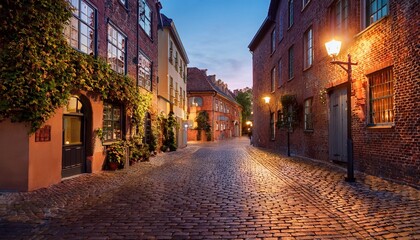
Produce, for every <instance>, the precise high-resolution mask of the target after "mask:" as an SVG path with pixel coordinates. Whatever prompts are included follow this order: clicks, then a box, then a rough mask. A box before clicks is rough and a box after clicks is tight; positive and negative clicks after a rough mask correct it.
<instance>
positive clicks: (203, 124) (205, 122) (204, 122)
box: [195, 111, 211, 141]
mask: <svg viewBox="0 0 420 240" xmlns="http://www.w3.org/2000/svg"><path fill="white" fill-rule="evenodd" d="M195 121H196V122H197V130H198V132H197V140H201V131H202V130H204V131H205V132H206V136H207V141H211V126H210V124H209V114H208V113H207V112H206V111H201V112H199V113H198V116H197V117H196V118H195Z"/></svg>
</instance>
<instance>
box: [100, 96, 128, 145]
mask: <svg viewBox="0 0 420 240" xmlns="http://www.w3.org/2000/svg"><path fill="white" fill-rule="evenodd" d="M107 105H109V106H110V107H111V108H110V109H111V110H110V111H111V118H110V119H106V118H105V116H106V114H105V111H106V108H107V107H106V106H107ZM116 108H119V119H116V118H114V110H115V109H116ZM105 121H110V122H111V129H108V128H106V127H105ZM122 121H123V106H122V105H121V104H116V103H111V102H103V119H102V131H103V139H104V140H103V142H104V143H113V142H116V141H119V140H121V139H122V138H123V124H122ZM116 123H117V125H118V126H119V130H120V137H119V138H117V137H116V138H114V137H112V138H107V137H108V136H109V135H112V136H113V135H114V131H115V124H116ZM108 132H110V133H108Z"/></svg>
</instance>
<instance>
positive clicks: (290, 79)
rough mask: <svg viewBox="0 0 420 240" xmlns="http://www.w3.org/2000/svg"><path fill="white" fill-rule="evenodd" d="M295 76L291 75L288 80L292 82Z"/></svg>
mask: <svg viewBox="0 0 420 240" xmlns="http://www.w3.org/2000/svg"><path fill="white" fill-rule="evenodd" d="M294 78H295V77H291V78H289V79H288V80H287V81H288V82H290V81H292V80H293V79H294Z"/></svg>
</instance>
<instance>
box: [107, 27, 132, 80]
mask: <svg viewBox="0 0 420 240" xmlns="http://www.w3.org/2000/svg"><path fill="white" fill-rule="evenodd" d="M107 27H108V29H107V30H108V31H107V39H106V40H107V63H108V64H109V65H110V67H111V69H112V70H114V71H115V72H117V73H119V74H123V75H126V74H127V42H128V38H127V35H125V34H124V32H123V31H121V30H120V29H119V28H118V27H117V26H115V25H114V24H112V23H111V22H108V26H107ZM109 28H112V29H113V31H115V32H117V43H113V42H112V41H110V34H109ZM119 36H121V37H122V38H123V40H124V42H123V43H122V44H123V48H124V51H123V54H122V55H123V56H124V69H123V73H121V72H119V71H118V69H119V67H118V64H117V65H116V69H114V68H113V67H112V62H109V58H110V56H109V54H110V45H111V46H112V47H114V48H116V49H117V51H121V49H119V47H118V39H119V38H118V37H119ZM117 58H118V53H117Z"/></svg>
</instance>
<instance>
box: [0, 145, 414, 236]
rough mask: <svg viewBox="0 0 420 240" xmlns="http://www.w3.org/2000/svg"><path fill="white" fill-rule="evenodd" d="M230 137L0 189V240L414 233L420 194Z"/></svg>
mask: <svg viewBox="0 0 420 240" xmlns="http://www.w3.org/2000/svg"><path fill="white" fill-rule="evenodd" d="M248 144H249V143H248V141H247V140H246V139H237V140H231V141H226V142H221V143H210V144H207V145H202V144H193V145H190V146H188V147H187V148H185V149H181V150H179V151H177V152H171V153H166V154H160V155H159V156H157V157H156V158H153V159H152V160H151V161H150V162H146V163H139V164H136V165H134V166H133V167H130V168H129V169H126V170H123V171H117V172H103V173H99V174H86V175H82V176H80V177H77V178H73V179H69V180H66V181H64V182H62V183H60V184H57V185H55V186H52V187H50V188H47V189H40V190H38V191H35V192H30V193H0V233H1V234H0V239H280V238H281V239H420V191H419V190H416V189H414V188H411V187H408V186H404V185H399V184H395V183H390V182H388V181H385V180H382V179H379V178H375V177H372V176H366V175H363V174H360V173H357V174H356V178H357V182H355V183H351V184H349V183H347V182H345V181H344V180H343V179H344V175H345V169H342V168H339V167H337V166H335V165H331V164H326V163H323V162H319V161H312V160H306V159H297V158H287V157H284V156H280V155H278V154H275V153H271V152H268V151H266V150H263V149H258V148H255V147H252V146H249V145H248Z"/></svg>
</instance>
